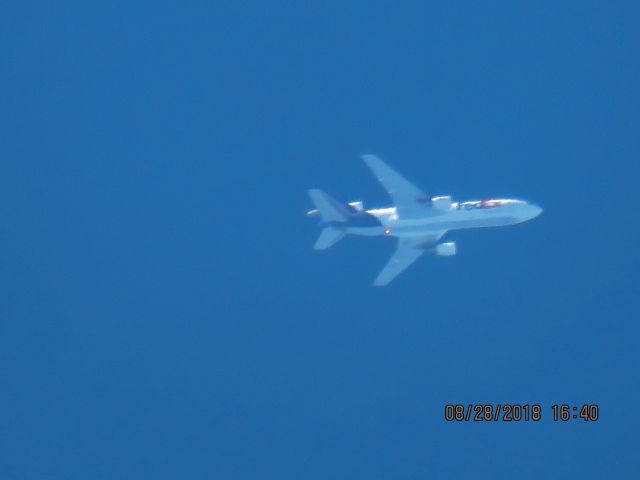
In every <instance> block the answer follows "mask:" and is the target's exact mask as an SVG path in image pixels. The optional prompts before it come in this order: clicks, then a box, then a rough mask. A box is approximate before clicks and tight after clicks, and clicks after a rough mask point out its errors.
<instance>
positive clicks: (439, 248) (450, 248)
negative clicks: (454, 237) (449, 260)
mask: <svg viewBox="0 0 640 480" xmlns="http://www.w3.org/2000/svg"><path fill="white" fill-rule="evenodd" d="M457 251H458V249H457V247H456V242H446V243H440V244H438V245H436V255H439V256H441V257H452V256H454V255H455V254H456V253H457Z"/></svg>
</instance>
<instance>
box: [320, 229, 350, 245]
mask: <svg viewBox="0 0 640 480" xmlns="http://www.w3.org/2000/svg"><path fill="white" fill-rule="evenodd" d="M345 235H346V232H345V231H344V230H343V229H342V228H336V227H326V228H324V229H323V230H322V232H321V233H320V236H319V237H318V240H316V244H315V245H314V246H313V248H314V250H326V249H327V248H329V247H330V246H332V245H333V244H335V243H337V242H338V241H340V240H341V239H342V238H343V237H344V236H345Z"/></svg>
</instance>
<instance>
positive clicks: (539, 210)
mask: <svg viewBox="0 0 640 480" xmlns="http://www.w3.org/2000/svg"><path fill="white" fill-rule="evenodd" d="M529 210H531V218H536V217H537V216H538V215H540V214H541V213H542V208H540V207H539V206H538V205H529Z"/></svg>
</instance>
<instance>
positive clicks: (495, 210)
mask: <svg viewBox="0 0 640 480" xmlns="http://www.w3.org/2000/svg"><path fill="white" fill-rule="evenodd" d="M541 212H542V209H541V208H540V207H538V206H537V205H533V204H530V203H528V202H525V201H523V200H512V199H504V200H483V201H473V202H454V203H451V205H450V206H448V207H447V208H446V209H444V210H438V209H432V210H431V211H430V212H429V213H430V214H429V215H425V216H421V217H415V218H399V217H398V215H397V214H396V208H395V207H390V208H379V209H371V210H366V211H365V212H363V213H365V214H368V215H371V216H373V217H375V218H376V219H378V221H379V222H380V224H381V225H378V226H373V225H372V226H356V225H353V226H348V227H347V232H348V233H350V234H353V235H365V236H377V235H386V236H393V237H417V236H423V235H428V234H432V233H435V232H443V231H449V230H460V229H465V228H482V227H500V226H505V225H513V224H516V223H521V222H525V221H527V220H531V219H532V218H535V217H537V216H538V215H539V214H540V213H541Z"/></svg>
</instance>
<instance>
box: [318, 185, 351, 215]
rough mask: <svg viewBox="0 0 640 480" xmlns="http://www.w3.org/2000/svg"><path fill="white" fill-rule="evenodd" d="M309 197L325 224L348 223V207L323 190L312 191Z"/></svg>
mask: <svg viewBox="0 0 640 480" xmlns="http://www.w3.org/2000/svg"><path fill="white" fill-rule="evenodd" d="M309 196H310V197H311V201H312V202H313V204H314V205H315V207H316V209H318V211H319V212H320V216H321V217H322V220H324V221H325V222H327V223H329V222H346V221H347V220H348V219H349V211H348V210H347V209H346V207H345V206H344V205H342V204H340V203H339V202H338V201H337V200H335V199H334V198H333V197H331V196H330V195H328V194H326V193H324V192H323V191H322V190H317V189H311V190H309Z"/></svg>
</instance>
